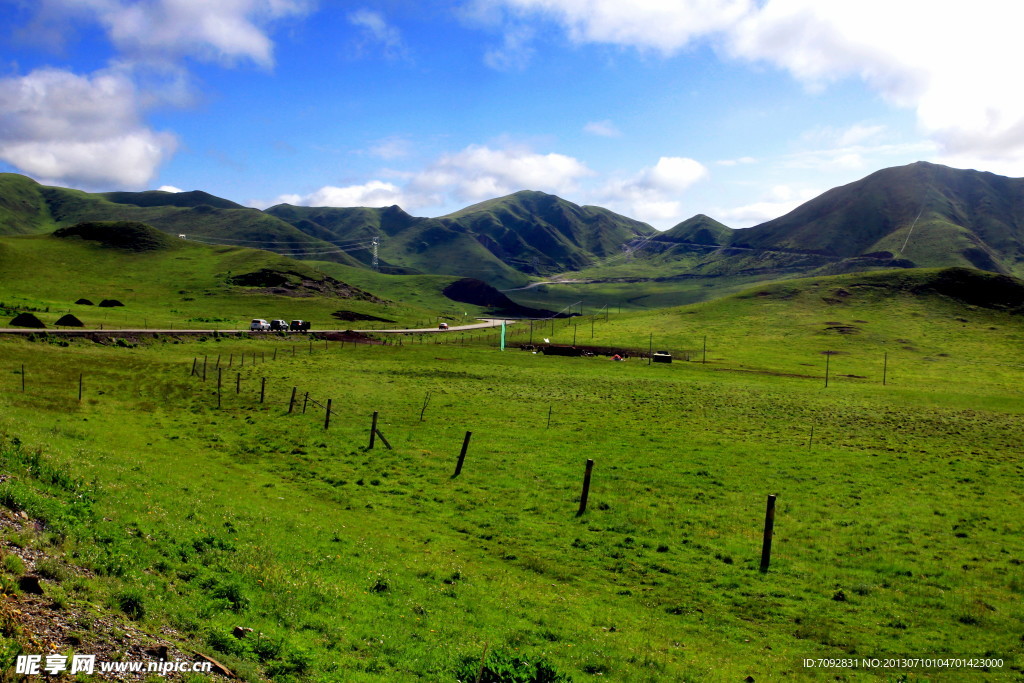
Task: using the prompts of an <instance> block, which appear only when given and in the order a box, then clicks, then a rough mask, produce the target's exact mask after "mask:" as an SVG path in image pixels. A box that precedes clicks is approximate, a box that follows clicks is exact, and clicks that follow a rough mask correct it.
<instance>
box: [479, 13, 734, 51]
mask: <svg viewBox="0 0 1024 683" xmlns="http://www.w3.org/2000/svg"><path fill="white" fill-rule="evenodd" d="M493 1H494V0H478V4H483V3H487V4H491V3H493ZM501 4H503V5H504V6H505V7H506V8H507V9H508V10H509V11H510V12H511V13H513V14H515V15H517V16H519V17H523V16H526V15H530V14H540V15H542V16H546V17H548V18H551V19H554V20H555V21H557V22H558V23H560V24H562V25H563V26H564V27H565V29H566V31H567V33H568V35H569V38H570V39H571V40H572V41H573V42H576V43H590V42H596V43H610V44H613V45H621V46H628V47H638V48H643V49H650V50H656V51H659V52H662V53H665V54H669V53H673V52H676V51H678V50H680V49H682V48H684V47H686V46H687V45H688V44H689V43H690V42H691V41H692V40H694V39H696V38H700V37H702V36H704V35H706V34H708V33H712V32H715V31H720V30H722V29H725V28H727V27H729V26H731V25H733V24H735V23H736V22H737V21H738V20H739V19H740V18H741V17H743V16H744V14H745V13H747V12H748V11H749V10H750V7H751V5H752V3H751V2H750V1H749V0H634V1H633V2H622V1H621V0H502V1H501Z"/></svg>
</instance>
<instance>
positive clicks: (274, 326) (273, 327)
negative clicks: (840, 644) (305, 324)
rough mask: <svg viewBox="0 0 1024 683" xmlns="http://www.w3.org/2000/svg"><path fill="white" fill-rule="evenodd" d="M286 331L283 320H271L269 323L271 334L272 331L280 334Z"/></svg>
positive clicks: (286, 325) (286, 326)
mask: <svg viewBox="0 0 1024 683" xmlns="http://www.w3.org/2000/svg"><path fill="white" fill-rule="evenodd" d="M287 329H288V323H286V322H285V321H283V320H271V321H270V331H271V332H274V331H278V332H282V331H285V330H287Z"/></svg>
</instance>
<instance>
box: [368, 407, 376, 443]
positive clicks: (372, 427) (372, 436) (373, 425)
mask: <svg viewBox="0 0 1024 683" xmlns="http://www.w3.org/2000/svg"><path fill="white" fill-rule="evenodd" d="M376 439H377V411H376V410H375V411H373V422H372V423H371V424H370V446H369V448H370V449H372V448H373V444H374V441H376Z"/></svg>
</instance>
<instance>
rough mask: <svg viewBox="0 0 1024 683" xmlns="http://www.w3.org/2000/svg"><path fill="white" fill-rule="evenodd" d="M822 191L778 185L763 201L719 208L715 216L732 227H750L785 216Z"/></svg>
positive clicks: (767, 193) (769, 191)
mask: <svg viewBox="0 0 1024 683" xmlns="http://www.w3.org/2000/svg"><path fill="white" fill-rule="evenodd" d="M821 192H822V191H821V190H817V189H811V188H793V187H790V186H788V185H776V186H774V187H772V188H771V189H770V190H768V191H767V192H766V193H765V194H764V196H763V197H762V198H761V201H758V202H754V203H752V204H747V205H745V206H736V207H733V208H731V209H719V210H717V211H716V212H715V217H716V218H717V219H718V220H720V221H722V223H724V224H725V225H728V226H729V227H730V228H748V227H750V226H753V225H758V224H760V223H764V222H765V221H770V220H772V219H774V218H778V217H779V216H784V215H786V214H787V213H789V212H790V211H792V210H793V209H795V208H797V207H798V206H800V205H801V204H803V203H804V202H806V201H808V200H810V199H814V198H815V197H817V196H818V195H820V194H821Z"/></svg>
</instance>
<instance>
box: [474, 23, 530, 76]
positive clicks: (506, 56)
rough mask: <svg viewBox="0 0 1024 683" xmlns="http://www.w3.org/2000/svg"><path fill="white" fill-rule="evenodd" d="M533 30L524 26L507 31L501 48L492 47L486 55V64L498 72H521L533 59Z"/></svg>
mask: <svg viewBox="0 0 1024 683" xmlns="http://www.w3.org/2000/svg"><path fill="white" fill-rule="evenodd" d="M531 40H533V30H532V29H530V28H528V27H527V26H524V25H515V26H510V27H508V28H506V29H505V32H504V35H503V36H502V40H501V46H500V47H491V48H488V50H487V51H486V52H485V53H484V64H486V65H487V66H489V67H491V68H492V69H494V70H496V71H521V70H523V69H525V68H526V65H527V64H529V63H530V59H531V58H532V57H533V52H534V50H533V48H532V47H530V41H531Z"/></svg>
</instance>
